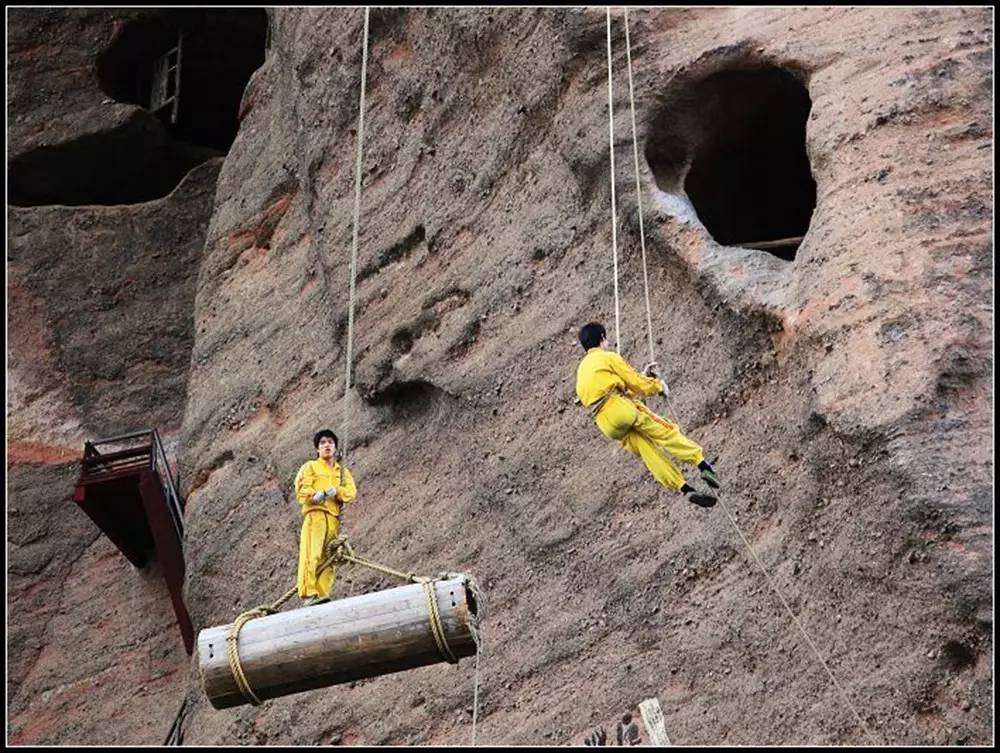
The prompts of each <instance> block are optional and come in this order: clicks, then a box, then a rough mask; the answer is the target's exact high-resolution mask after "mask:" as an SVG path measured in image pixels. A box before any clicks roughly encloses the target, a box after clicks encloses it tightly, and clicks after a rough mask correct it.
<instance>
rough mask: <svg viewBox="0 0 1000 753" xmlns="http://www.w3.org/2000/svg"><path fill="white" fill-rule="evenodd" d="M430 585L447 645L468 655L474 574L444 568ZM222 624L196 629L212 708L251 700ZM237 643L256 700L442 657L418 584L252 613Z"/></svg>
mask: <svg viewBox="0 0 1000 753" xmlns="http://www.w3.org/2000/svg"><path fill="white" fill-rule="evenodd" d="M434 593H435V595H436V597H437V605H438V612H439V614H440V620H441V625H442V627H443V630H444V637H445V640H446V641H447V645H448V648H449V649H450V650H451V653H452V654H453V655H454V656H455V658H456V659H458V658H461V657H465V656H473V655H474V654H475V653H476V635H477V633H476V631H477V630H478V619H479V612H480V605H479V604H478V603H477V599H478V594H477V592H476V588H475V584H474V582H473V581H472V579H471V578H470V577H469V576H466V575H451V576H448V578H447V579H444V580H437V581H434ZM229 629H230V625H221V626H218V627H211V628H205V629H204V630H202V631H201V632H200V633H199V634H198V665H199V669H200V671H201V677H202V685H203V686H204V688H205V694H206V695H207V696H208V698H209V701H210V702H211V704H212V706H214V707H215V708H217V709H225V708H231V707H233V706H241V705H244V704H248V703H250V702H251V701H250V700H249V699H248V698H246V697H245V696H244V695H243V694H242V693H241V692H240V690H239V688H238V686H237V684H236V680H235V678H234V676H233V672H232V670H231V669H230V665H229V656H228V653H227V643H226V636H227V635H228V634H229ZM238 649H239V658H240V663H241V665H242V667H243V673H244V674H245V675H246V678H247V680H248V681H249V684H250V687H251V689H252V690H253V692H254V693H255V694H256V696H257V697H258V698H259V699H260V700H265V699H268V698H277V697H279V696H285V695H289V694H292V693H300V692H302V691H305V690H313V689H315V688H323V687H328V686H330V685H337V684H339V683H344V682H350V681H352V680H358V679H361V678H365V677H375V676H378V675H384V674H389V673H392V672H401V671H403V670H406V669H413V668H414V667H422V666H426V665H429V664H436V663H437V662H442V661H447V659H446V657H445V656H444V655H443V654H442V652H441V651H440V649H439V647H438V644H437V642H436V641H435V638H434V633H433V631H432V629H431V615H430V611H429V609H428V604H427V597H426V594H425V592H424V588H423V586H421V585H419V584H413V585H405V586H400V587H399V588H391V589H388V590H385V591H379V592H377V593H369V594H363V595H361V596H353V597H350V598H347V599H338V600H336V601H331V602H328V603H326V604H318V605H315V606H311V607H301V608H299V609H293V610H291V611H287V612H280V613H278V614H274V615H268V616H266V617H258V618H256V619H253V620H250V621H249V622H247V623H246V624H245V625H244V626H243V629H242V630H241V631H240V635H239V641H238Z"/></svg>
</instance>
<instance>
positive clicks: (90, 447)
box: [73, 429, 194, 654]
mask: <svg viewBox="0 0 1000 753" xmlns="http://www.w3.org/2000/svg"><path fill="white" fill-rule="evenodd" d="M98 447H102V448H104V451H103V452H102V451H101V450H99V449H98ZM80 465H81V469H80V477H79V479H77V482H76V488H75V489H74V491H73V500H74V501H75V502H76V503H77V504H78V505H79V506H80V509H82V510H83V511H84V512H85V513H86V514H87V516H88V517H89V518H90V519H91V520H93V521H94V523H96V524H97V527H98V528H100V529H101V531H102V532H103V533H104V535H105V536H107V537H108V538H109V539H110V540H111V541H112V543H114V545H115V546H116V547H118V550H119V551H120V552H121V553H122V554H123V555H125V557H126V558H127V559H128V561H129V562H131V563H132V564H133V565H135V566H136V567H142V566H143V565H145V564H146V562H147V559H148V557H149V555H150V553H155V556H156V559H157V560H158V561H159V563H160V567H161V569H162V570H163V577H164V579H165V580H166V582H167V590H168V591H169V592H170V600H171V602H173V606H174V613H175V614H176V615H177V624H178V627H180V630H181V635H182V636H183V638H184V647H185V649H187V652H188V653H189V654H190V653H191V652H192V650H193V649H194V628H193V627H192V625H191V618H190V616H189V615H188V611H187V607H186V606H185V604H184V597H183V588H184V509H183V500H182V499H181V497H180V494H178V492H177V487H176V485H175V484H174V481H173V478H172V477H171V474H170V465H169V463H168V462H167V454H166V452H165V451H164V449H163V443H162V442H161V441H160V435H159V434H158V433H157V432H156V430H155V429H151V430H146V431H140V432H134V433H132V434H123V435H121V436H117V437H108V438H106V439H99V440H96V441H93V442H86V443H85V444H84V449H83V459H82V460H81V461H80Z"/></svg>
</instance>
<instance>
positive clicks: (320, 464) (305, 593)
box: [295, 429, 358, 606]
mask: <svg viewBox="0 0 1000 753" xmlns="http://www.w3.org/2000/svg"><path fill="white" fill-rule="evenodd" d="M313 446H314V447H315V448H316V459H315V460H309V461H307V462H306V463H304V464H303V465H302V467H301V468H299V472H298V473H297V474H296V475H295V498H296V499H297V500H298V501H299V504H300V505H302V514H303V515H304V516H305V517H304V518H303V520H302V535H301V538H300V539H299V578H298V587H299V597H300V598H303V599H309V601H307V602H306V606H312V605H313V604H320V603H322V602H325V601H329V600H330V590H331V589H332V588H333V579H334V577H335V576H336V573H335V568H333V567H328V568H326V569H325V570H324V571H323V572H321V573H317V572H316V570H317V569H318V568H319V566H320V565H321V564H322V563H323V561H324V560H325V559H326V556H327V554H328V553H327V551H326V548H327V546H328V545H329V543H330V542H331V541H333V540H334V539H335V538H337V533H338V532H339V531H340V510H341V507H342V506H343V505H345V504H347V503H348V502H351V501H353V500H354V498H355V497H356V496H357V494H358V491H357V488H356V487H355V486H354V479H353V478H352V477H351V472H350V471H349V470H347V469H346V468H344V467H342V466H341V465H340V464H339V463H337V435H336V434H334V433H333V432H332V431H330V430H329V429H323V430H322V431H318V432H316V435H315V436H314V437H313Z"/></svg>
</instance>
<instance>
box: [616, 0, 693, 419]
mask: <svg viewBox="0 0 1000 753" xmlns="http://www.w3.org/2000/svg"><path fill="white" fill-rule="evenodd" d="M624 10H625V54H626V57H627V59H628V102H629V111H630V113H631V116H632V159H633V162H634V164H635V200H636V202H637V205H638V207H639V246H640V248H641V249H642V286H643V292H644V293H645V297H646V335H647V339H648V340H649V361H650V363H654V362H655V361H656V352H655V350H654V348H653V309H652V306H651V305H650V303H649V269H648V267H647V264H646V229H645V223H644V222H643V217H642V183H641V181H640V180H639V136H638V133H637V129H636V126H635V90H634V88H633V86H632V40H631V38H630V37H629V30H628V8H625V9H624ZM612 201H614V199H613V198H612ZM615 276H616V278H617V268H616V272H615ZM617 282H618V281H617V279H616V280H615V291H616V294H617V290H618V287H617ZM616 308H617V304H616ZM663 399H664V400H665V401H666V403H667V413H669V414H670V418H671V420H673V422H674V423H675V424H677V425H678V426H680V421H678V420H677V414H676V413H675V412H674V407H673V405H671V404H670V398H668V397H667V396H666V395H664V396H663Z"/></svg>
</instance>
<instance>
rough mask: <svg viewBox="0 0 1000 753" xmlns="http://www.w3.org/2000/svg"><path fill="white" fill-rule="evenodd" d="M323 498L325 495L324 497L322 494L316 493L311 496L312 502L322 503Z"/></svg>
mask: <svg viewBox="0 0 1000 753" xmlns="http://www.w3.org/2000/svg"><path fill="white" fill-rule="evenodd" d="M324 496H326V495H324V494H323V492H316V493H315V494H314V495H313V502H322V501H323V497H324Z"/></svg>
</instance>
